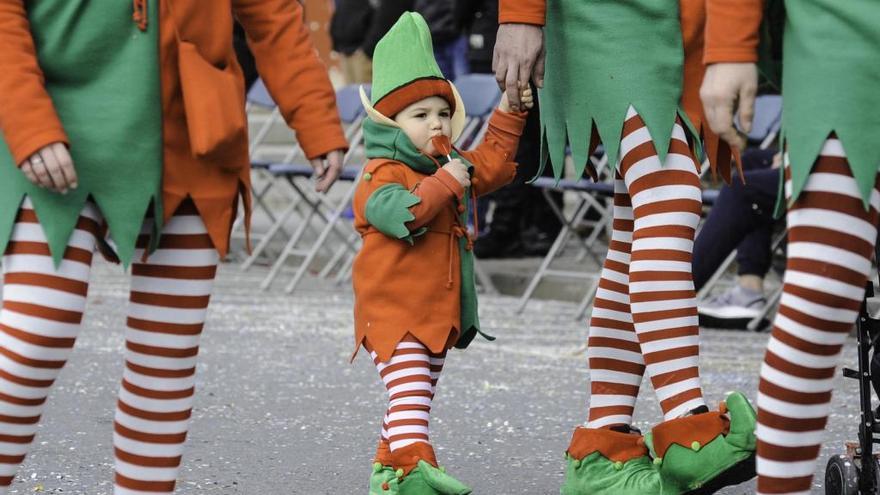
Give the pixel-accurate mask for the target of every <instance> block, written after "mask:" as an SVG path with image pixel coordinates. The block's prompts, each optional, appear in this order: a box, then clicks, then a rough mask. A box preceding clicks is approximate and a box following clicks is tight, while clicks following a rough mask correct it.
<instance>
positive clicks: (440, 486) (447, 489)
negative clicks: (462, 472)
mask: <svg viewBox="0 0 880 495" xmlns="http://www.w3.org/2000/svg"><path fill="white" fill-rule="evenodd" d="M399 486H400V488H399V491H398V492H395V493H399V494H400V495H468V494H469V493H471V489H470V488H468V487H467V486H466V485H465V484H464V483H462V482H461V481H458V480H457V479H455V478H453V477H452V476H450V475H448V474H446V472H444V471H443V470H442V469H437V468H436V467H434V466H432V465H431V464H430V463H428V462H425V461H419V463H418V465H417V466H416V468H415V469H413V470H412V471H410V472H409V474H408V475H406V476H405V477H404V478H403V481H401V482H400V485H399Z"/></svg>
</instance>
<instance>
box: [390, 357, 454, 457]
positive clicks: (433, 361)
mask: <svg viewBox="0 0 880 495" xmlns="http://www.w3.org/2000/svg"><path fill="white" fill-rule="evenodd" d="M445 360H446V351H443V352H442V353H440V354H434V353H429V368H430V373H431V400H433V399H434V394H435V393H436V391H437V381H438V380H439V379H440V373H441V372H442V371H443V363H444V362H445ZM373 361H374V362H376V356H375V353H373ZM380 364H381V363H378V362H376V365H377V366H379V365H380ZM389 421H390V420H389V419H388V412H386V413H385V416H383V417H382V432H381V434H380V437H379V447H378V449H377V451H376V459H375V460H376V461H377V462H379V463H381V464H382V465H385V466H390V465H391V457H390V456H391V447H390V440H389V436H388V422H389Z"/></svg>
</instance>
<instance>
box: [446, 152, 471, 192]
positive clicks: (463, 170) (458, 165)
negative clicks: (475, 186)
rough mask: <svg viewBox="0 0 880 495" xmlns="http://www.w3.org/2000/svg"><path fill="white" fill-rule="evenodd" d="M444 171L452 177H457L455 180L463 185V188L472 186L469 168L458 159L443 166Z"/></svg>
mask: <svg viewBox="0 0 880 495" xmlns="http://www.w3.org/2000/svg"><path fill="white" fill-rule="evenodd" d="M443 170H445V171H447V172H449V173H450V174H452V176H453V177H455V180H457V181H458V183H459V184H461V187H468V186H470V185H471V176H470V174H468V169H467V166H466V165H465V164H464V163H462V161H461V160H459V159H458V158H454V159H452V160H450V161H449V163H447V164H446V165H443Z"/></svg>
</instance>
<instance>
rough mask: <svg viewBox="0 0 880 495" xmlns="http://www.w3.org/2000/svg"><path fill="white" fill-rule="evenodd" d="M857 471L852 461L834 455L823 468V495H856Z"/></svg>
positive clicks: (857, 484)
mask: <svg viewBox="0 0 880 495" xmlns="http://www.w3.org/2000/svg"><path fill="white" fill-rule="evenodd" d="M858 493H859V471H858V469H857V468H856V465H855V464H853V461H852V459H850V458H849V457H847V456H845V455H835V456H832V457H831V458H830V459H828V464H827V465H826V466H825V495H858Z"/></svg>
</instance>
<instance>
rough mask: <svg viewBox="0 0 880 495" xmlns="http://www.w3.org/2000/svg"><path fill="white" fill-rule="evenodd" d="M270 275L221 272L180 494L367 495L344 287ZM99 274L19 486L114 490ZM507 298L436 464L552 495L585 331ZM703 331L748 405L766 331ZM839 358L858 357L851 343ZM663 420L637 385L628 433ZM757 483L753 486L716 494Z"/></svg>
mask: <svg viewBox="0 0 880 495" xmlns="http://www.w3.org/2000/svg"><path fill="white" fill-rule="evenodd" d="M264 273H265V272H264V269H262V268H255V269H254V270H253V271H252V272H248V273H241V272H240V270H239V269H238V267H237V266H234V265H225V266H223V267H222V269H221V270H220V275H219V279H218V282H217V287H216V290H215V296H214V298H213V300H212V304H211V310H210V312H209V321H208V324H207V327H206V330H205V334H204V338H203V345H202V349H201V353H200V364H199V379H198V383H197V387H198V396H197V400H196V407H195V412H194V415H193V420H192V428H191V430H190V437H189V443H188V448H187V452H186V454H185V457H184V464H183V469H182V470H181V474H180V482H179V489H178V493H181V494H196V493H199V494H201V493H204V494H212V495H213V494H217V495H220V494H230V495H232V494H247V495H255V494H304V495H305V494H309V495H313V494H365V493H366V491H367V490H366V482H367V479H368V476H369V474H370V461H371V455H372V453H373V449H374V446H375V441H376V438H377V435H378V428H379V421H380V418H381V415H382V413H383V408H384V388H383V387H382V385H381V383H380V381H379V380H378V377H377V374H376V372H375V369H374V368H373V366H372V364H371V363H370V362H369V359H367V358H365V356H364V355H363V354H362V355H360V356H359V358H358V359H357V360H356V361H355V363H354V364H352V365H349V364H348V357H349V355H350V353H351V351H352V344H353V337H352V329H351V321H352V318H351V305H352V297H351V293H350V290H348V289H339V288H334V287H332V286H329V285H326V286H322V285H318V284H316V283H310V284H309V285H308V286H306V287H305V288H304V289H303V290H300V291H299V292H297V293H296V294H295V295H293V296H288V295H284V294H277V293H264V292H260V291H259V290H258V288H257V285H258V283H259V280H260V279H261V278H262V276H263V275H264ZM92 280H93V284H92V287H91V292H90V298H89V306H88V312H87V316H86V320H85V323H84V328H83V331H82V335H81V337H80V339H79V341H78V342H77V350H76V352H75V353H74V356H73V359H72V360H71V362H70V363H69V364H68V366H67V367H66V368H65V370H64V371H63V373H62V375H61V378H60V379H59V381H58V384H57V386H56V387H55V390H54V393H53V395H52V397H51V399H50V402H49V410H48V413H47V414H46V415H45V416H44V419H43V423H42V426H41V428H40V432H39V434H38V436H37V441H36V446H35V449H34V451H33V453H32V455H31V456H30V457H29V458H28V460H27V461H26V464H25V465H24V467H23V468H22V470H21V472H20V476H19V479H18V481H17V482H16V483H15V484H14V487H13V490H12V493H15V494H32V493H35V492H36V493H52V494H62V493H63V494H88V495H102V494H110V493H111V492H112V484H111V480H112V475H113V467H112V466H113V458H112V445H111V429H112V419H113V407H114V400H115V395H116V389H117V386H118V381H119V378H120V376H121V373H122V364H123V363H122V344H123V341H122V335H123V331H122V330H123V325H124V313H125V307H126V301H127V292H128V277H127V276H126V275H125V274H124V273H122V270H121V268H119V267H116V266H113V265H108V264H105V263H103V262H100V261H99V262H98V263H97V265H96V268H95V273H94V275H93V278H92ZM513 307H514V299H512V298H509V297H502V296H497V297H483V298H482V299H481V310H482V319H483V323H484V326H485V328H486V329H487V331H488V332H489V333H491V334H494V335H495V336H497V337H498V340H497V342H495V343H485V342H478V343H477V344H475V345H473V346H472V347H471V348H470V349H468V350H467V351H464V352H460V351H452V352H450V356H449V358H448V360H447V365H446V370H445V372H444V374H443V376H442V377H441V379H440V384H439V388H438V396H437V399H436V402H435V409H434V416H433V418H434V419H433V423H432V438H433V440H434V443H435V445H436V447H437V453H438V457H439V459H440V462H441V463H442V464H444V465H446V466H447V467H448V469H449V471H450V472H451V473H453V474H455V475H456V476H457V477H458V478H459V479H461V480H463V481H465V482H466V483H468V484H469V485H471V486H472V487H473V488H474V493H476V494H478V495H487V494H489V495H518V494H524V495H525V494H528V495H543V494H555V493H558V489H559V488H558V487H559V485H560V483H561V481H562V472H563V467H564V463H563V451H564V450H565V447H566V446H567V443H568V440H569V436H570V434H571V430H572V428H573V427H574V426H575V425H577V424H579V423H580V422H581V421H583V419H584V417H585V414H586V404H587V395H588V388H587V378H588V375H587V370H586V357H585V354H584V353H583V350H582V343H583V342H584V340H585V336H586V325H585V324H584V323H583V322H579V321H574V320H573V319H572V317H571V316H570V315H571V314H572V313H573V311H574V305H573V304H569V303H561V302H546V301H536V302H533V303H532V304H531V305H530V307H529V310H528V312H527V313H526V314H523V315H517V314H515V313H514V312H513ZM703 335H704V339H703V343H702V349H703V354H702V370H703V371H702V376H703V384H704V389H705V391H706V393H707V396H708V397H707V398H708V399H709V401H710V402H711V404H712V405H713V407H714V405H715V404H717V402H718V401H719V400H720V399H722V398H723V396H724V395H725V393H726V392H728V391H731V390H735V389H738V390H743V391H745V392H746V394H747V395H748V396H749V397H751V398H754V396H755V390H756V387H757V372H758V366H759V363H760V359H761V356H762V353H763V347H764V344H765V342H766V339H767V334H749V333H741V332H722V331H713V330H706V331H704V333H703ZM850 347H852V343H851V344H850ZM846 355H847V356H852V357H853V358H852V360H854V353H853V349H852V348H849V349H847V350H846ZM856 397H857V395H856V392H855V388H854V386H853V384H850V383H847V384H841V386H840V387H839V388H838V391H837V394H836V396H835V399H834V415H833V416H832V418H831V421H830V433H829V440H828V442H827V443H826V447H825V450H824V452H823V456H822V460H821V461H820V464H819V465H817V473H820V474H821V473H822V472H823V470H824V469H823V468H824V462H825V460H826V459H827V455H828V454H830V453H831V452H836V451H838V450H840V448H839V447H840V446H841V445H842V442H843V440H844V439H847V438H850V437H854V436H855V435H854V434H855V428H856V424H857V418H858V404H857V398H856ZM659 417H660V415H659V411H658V408H657V406H656V405H655V401H654V400H653V391H652V390H651V389H650V386H648V385H646V386H645V387H644V388H643V391H642V396H641V397H640V399H639V405H638V409H637V426H639V427H641V428H642V429H643V430H647V429H649V428H650V427H651V425H652V424H654V423H655V422H657V420H658V418H659ZM821 481H822V479H821V476H819V477H817V478H816V490H814V491H815V492H816V493H822V491H821V488H820V486H821ZM753 492H754V485H753V484H749V483H746V484H744V485H741V486H738V487H732V488H728V489H727V490H725V491H724V492H723V493H726V494H742V493H753Z"/></svg>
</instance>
